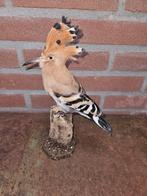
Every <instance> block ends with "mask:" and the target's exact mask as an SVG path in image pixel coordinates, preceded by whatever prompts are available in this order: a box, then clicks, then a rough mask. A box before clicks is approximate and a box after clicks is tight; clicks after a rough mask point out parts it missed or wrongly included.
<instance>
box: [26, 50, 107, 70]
mask: <svg viewBox="0 0 147 196" xmlns="http://www.w3.org/2000/svg"><path fill="white" fill-rule="evenodd" d="M40 54H41V50H31V49H26V50H24V56H25V60H26V61H27V60H29V59H32V58H35V57H38V56H40ZM108 61H109V53H107V52H90V53H89V55H87V56H85V57H84V58H79V60H78V63H72V64H70V66H69V68H71V69H76V70H105V69H106V68H107V65H108Z"/></svg>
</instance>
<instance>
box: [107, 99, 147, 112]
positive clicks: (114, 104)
mask: <svg viewBox="0 0 147 196" xmlns="http://www.w3.org/2000/svg"><path fill="white" fill-rule="evenodd" d="M104 107H105V108H113V109H132V108H136V109H147V97H143V96H131V97H127V96H109V97H106V98H105V103H104Z"/></svg>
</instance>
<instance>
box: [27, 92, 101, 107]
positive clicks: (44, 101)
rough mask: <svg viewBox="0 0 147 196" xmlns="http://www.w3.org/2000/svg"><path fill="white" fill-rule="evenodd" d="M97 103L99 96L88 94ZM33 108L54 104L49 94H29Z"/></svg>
mask: <svg viewBox="0 0 147 196" xmlns="http://www.w3.org/2000/svg"><path fill="white" fill-rule="evenodd" d="M90 97H91V98H92V99H93V100H94V101H95V102H96V103H97V104H98V103H99V100H100V97H99V96H90ZM31 100H32V107H33V108H48V107H50V106H52V105H54V104H55V102H54V101H53V99H52V98H51V97H50V96H49V95H31Z"/></svg>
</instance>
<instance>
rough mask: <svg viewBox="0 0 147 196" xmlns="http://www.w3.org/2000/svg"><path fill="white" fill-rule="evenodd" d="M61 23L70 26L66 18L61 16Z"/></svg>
mask: <svg viewBox="0 0 147 196" xmlns="http://www.w3.org/2000/svg"><path fill="white" fill-rule="evenodd" d="M62 23H64V24H66V25H67V26H69V27H71V25H70V23H71V21H70V20H68V18H67V17H65V16H62Z"/></svg>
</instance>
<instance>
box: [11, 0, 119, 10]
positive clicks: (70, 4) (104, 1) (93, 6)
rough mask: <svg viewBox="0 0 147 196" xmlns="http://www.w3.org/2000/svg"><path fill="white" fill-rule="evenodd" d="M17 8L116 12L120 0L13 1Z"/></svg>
mask: <svg viewBox="0 0 147 196" xmlns="http://www.w3.org/2000/svg"><path fill="white" fill-rule="evenodd" d="M12 1H13V4H14V5H15V6H19V7H37V8H68V9H82V10H83V9H86V10H101V11H109V10H111V11H115V10H116V9H117V7H118V0H109V1H108V0H99V1H96V0H90V1H89V0H81V1H69V0H62V1H59V0H50V1H48V0H36V1H30V0H12Z"/></svg>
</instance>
